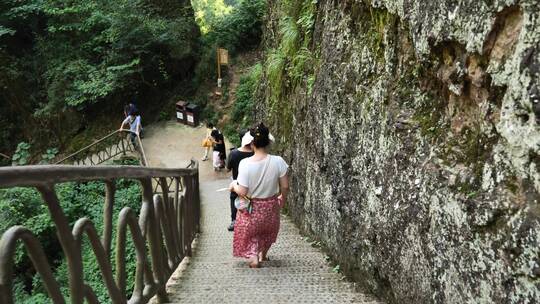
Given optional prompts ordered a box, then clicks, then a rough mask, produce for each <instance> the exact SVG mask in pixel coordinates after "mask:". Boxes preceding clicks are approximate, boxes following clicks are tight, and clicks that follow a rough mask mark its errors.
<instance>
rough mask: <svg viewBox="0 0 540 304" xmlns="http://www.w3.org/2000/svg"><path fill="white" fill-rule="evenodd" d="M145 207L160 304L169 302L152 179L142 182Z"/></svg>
mask: <svg viewBox="0 0 540 304" xmlns="http://www.w3.org/2000/svg"><path fill="white" fill-rule="evenodd" d="M141 185H142V192H143V193H142V196H143V205H148V210H149V214H148V227H147V228H148V232H147V237H148V240H149V241H150V256H151V257H152V268H153V270H154V277H155V278H156V280H157V281H156V284H157V294H156V295H157V299H158V302H159V303H166V302H168V299H167V292H166V290H165V284H166V283H167V282H166V281H167V278H165V275H164V265H163V252H162V250H163V239H162V238H161V233H160V231H159V222H157V221H156V216H155V211H154V206H153V198H152V196H153V195H152V194H153V193H152V179H151V178H146V179H142V180H141Z"/></svg>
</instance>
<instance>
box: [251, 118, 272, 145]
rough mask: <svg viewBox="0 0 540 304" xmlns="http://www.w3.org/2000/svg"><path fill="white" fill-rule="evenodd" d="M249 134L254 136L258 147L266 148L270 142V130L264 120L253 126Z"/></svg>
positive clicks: (254, 143)
mask: <svg viewBox="0 0 540 304" xmlns="http://www.w3.org/2000/svg"><path fill="white" fill-rule="evenodd" d="M249 134H251V136H253V145H254V146H255V147H256V148H264V147H266V146H268V145H269V144H270V137H269V135H270V131H269V130H268V128H267V127H266V126H265V125H264V124H263V123H262V122H261V123H259V124H258V125H256V126H255V127H254V128H252V129H251V130H250V131H249Z"/></svg>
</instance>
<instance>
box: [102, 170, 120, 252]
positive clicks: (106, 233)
mask: <svg viewBox="0 0 540 304" xmlns="http://www.w3.org/2000/svg"><path fill="white" fill-rule="evenodd" d="M115 192H116V185H115V181H114V180H108V181H105V205H104V206H103V235H102V240H101V243H102V244H103V248H104V249H105V252H106V253H107V257H108V258H109V257H110V256H111V239H112V226H113V209H114V194H115Z"/></svg>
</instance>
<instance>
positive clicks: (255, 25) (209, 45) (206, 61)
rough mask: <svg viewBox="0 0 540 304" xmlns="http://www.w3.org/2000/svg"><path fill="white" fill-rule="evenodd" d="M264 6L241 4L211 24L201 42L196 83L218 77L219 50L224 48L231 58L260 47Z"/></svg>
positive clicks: (246, 0)
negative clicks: (217, 52)
mask: <svg viewBox="0 0 540 304" xmlns="http://www.w3.org/2000/svg"><path fill="white" fill-rule="evenodd" d="M197 1H204V0H197ZM194 2H195V0H194ZM266 6H267V4H266V1H265V0H240V1H238V2H237V4H236V6H234V7H233V8H232V10H231V11H230V12H229V13H228V14H223V16H222V17H221V18H218V19H216V20H215V21H214V24H213V26H212V27H211V28H210V30H209V31H208V32H207V33H206V34H205V35H204V36H203V38H202V45H203V50H202V54H201V61H200V63H199V65H198V66H197V71H196V74H197V78H198V79H199V80H202V79H213V78H215V76H216V75H217V71H216V50H217V48H218V47H222V48H226V49H227V50H229V54H230V55H231V56H234V55H235V54H238V53H240V52H243V51H249V50H252V49H254V48H256V47H258V46H259V44H260V42H261V36H262V26H263V17H264V14H265V12H266ZM203 31H204V29H203Z"/></svg>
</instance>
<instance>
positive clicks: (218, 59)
mask: <svg viewBox="0 0 540 304" xmlns="http://www.w3.org/2000/svg"><path fill="white" fill-rule="evenodd" d="M216 52H217V74H218V83H219V79H221V52H220V51H219V47H218V48H217V50H216Z"/></svg>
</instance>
